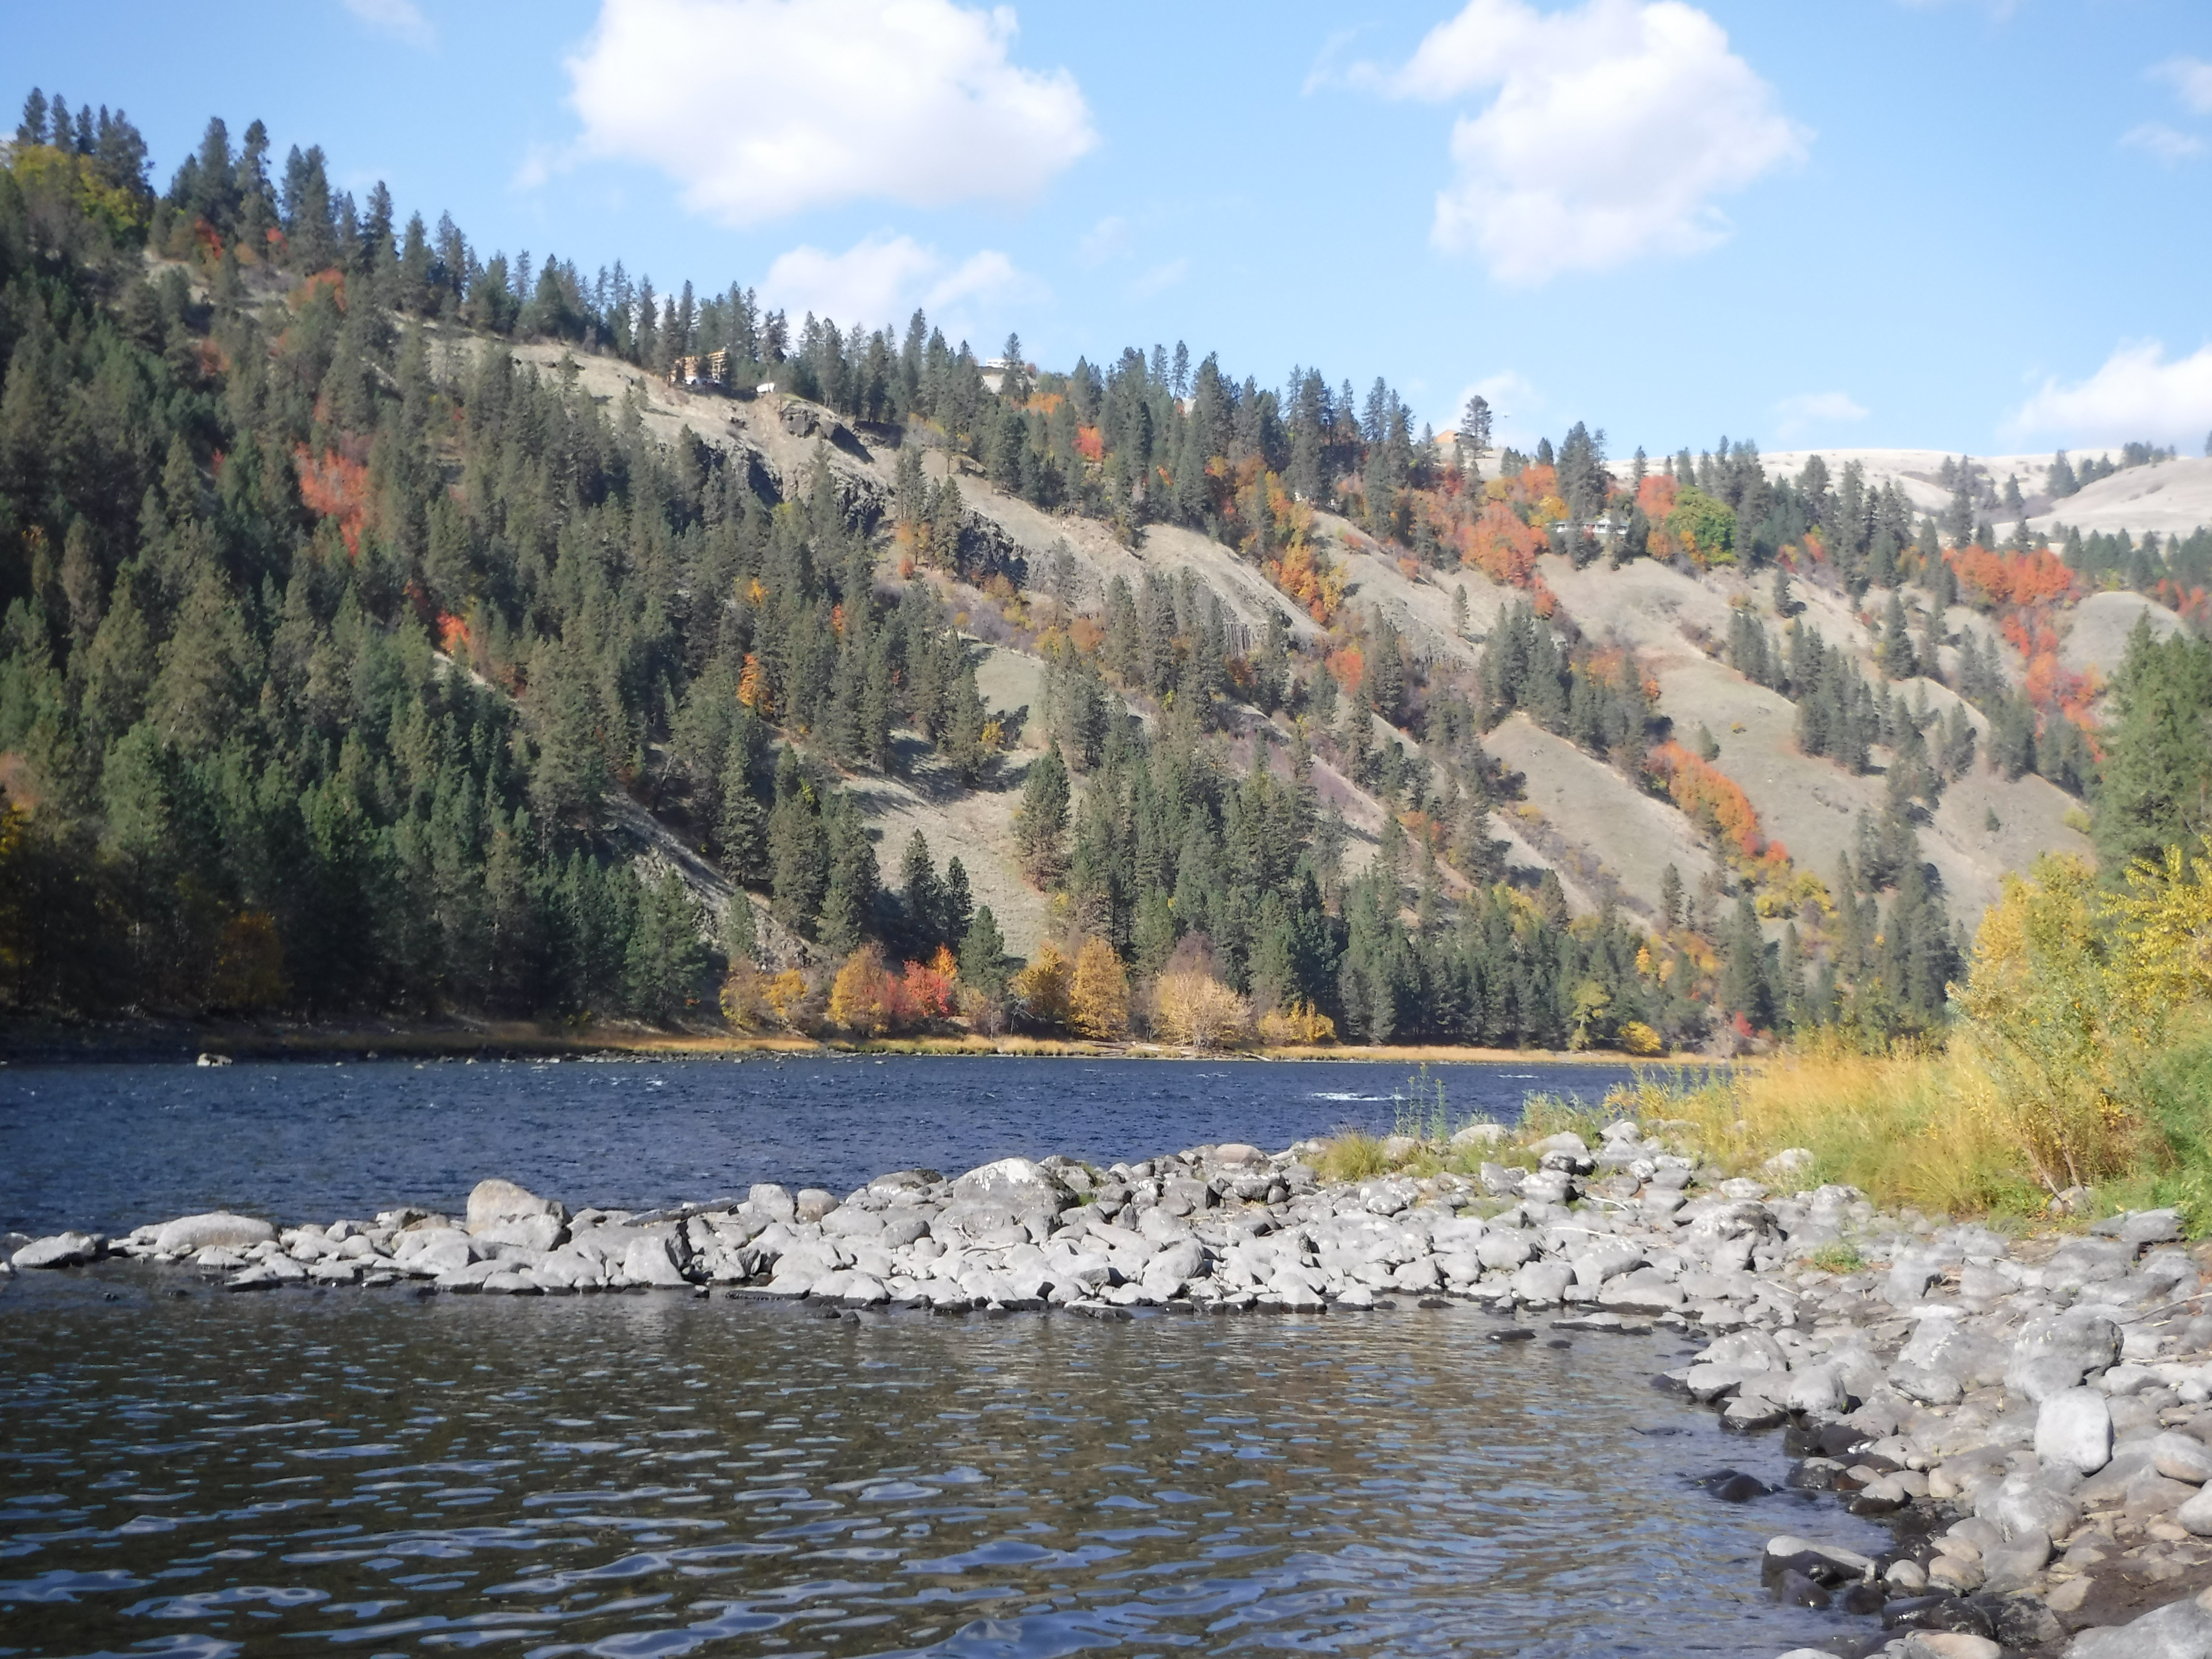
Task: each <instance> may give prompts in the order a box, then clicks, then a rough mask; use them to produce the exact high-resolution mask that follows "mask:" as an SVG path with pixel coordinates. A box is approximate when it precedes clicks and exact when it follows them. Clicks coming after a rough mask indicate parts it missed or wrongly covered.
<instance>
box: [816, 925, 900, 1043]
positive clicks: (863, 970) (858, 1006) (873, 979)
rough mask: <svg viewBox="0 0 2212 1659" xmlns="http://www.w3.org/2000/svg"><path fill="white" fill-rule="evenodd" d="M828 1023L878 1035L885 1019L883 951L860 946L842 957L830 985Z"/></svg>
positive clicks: (855, 1031) (886, 1015) (865, 1035)
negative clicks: (835, 975) (841, 963)
mask: <svg viewBox="0 0 2212 1659" xmlns="http://www.w3.org/2000/svg"><path fill="white" fill-rule="evenodd" d="M829 1019H830V1023H831V1024H836V1025H842V1026H843V1027H844V1028H845V1029H846V1030H848V1031H850V1032H852V1033H853V1035H854V1036H860V1037H872V1036H876V1035H878V1033H879V1032H881V1031H882V1030H883V1029H884V1024H886V1023H887V1022H888V1019H889V1013H888V1011H887V1010H886V1009H885V1008H884V953H883V951H881V950H880V949H878V947H877V946H875V945H862V946H861V947H860V949H859V950H857V951H854V952H853V954H852V955H851V956H849V957H846V958H845V965H844V966H843V967H842V968H840V969H838V970H837V977H836V980H834V981H832V982H831V984H830V987H829Z"/></svg>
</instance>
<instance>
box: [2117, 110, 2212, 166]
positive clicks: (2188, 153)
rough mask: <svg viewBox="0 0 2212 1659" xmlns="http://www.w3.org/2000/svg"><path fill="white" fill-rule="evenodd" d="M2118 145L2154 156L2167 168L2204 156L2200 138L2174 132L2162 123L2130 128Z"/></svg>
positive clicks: (2146, 123) (2155, 122)
mask: <svg viewBox="0 0 2212 1659" xmlns="http://www.w3.org/2000/svg"><path fill="white" fill-rule="evenodd" d="M2120 143H2121V145H2122V147H2123V148H2124V149H2139V150H2142V152H2143V153H2144V154H2145V155H2152V156H2155V157H2156V158H2157V159H2158V160H2160V161H2163V162H2165V163H2166V166H2168V167H2177V166H2179V164H2180V163H2182V162H2184V161H2195V160H2196V159H2197V157H2198V156H2200V155H2203V154H2204V141H2203V139H2202V138H2199V137H2196V136H2194V135H2193V134H2191V133H2186V132H2179V131H2175V130H2174V129H2173V128H2172V127H2170V126H2168V125H2166V123H2165V122H2163V121H2146V122H2144V123H2143V124H2142V125H2141V126H2138V127H2130V128H2129V129H2128V130H2127V131H2125V132H2124V133H2122V134H2121V135H2120Z"/></svg>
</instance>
